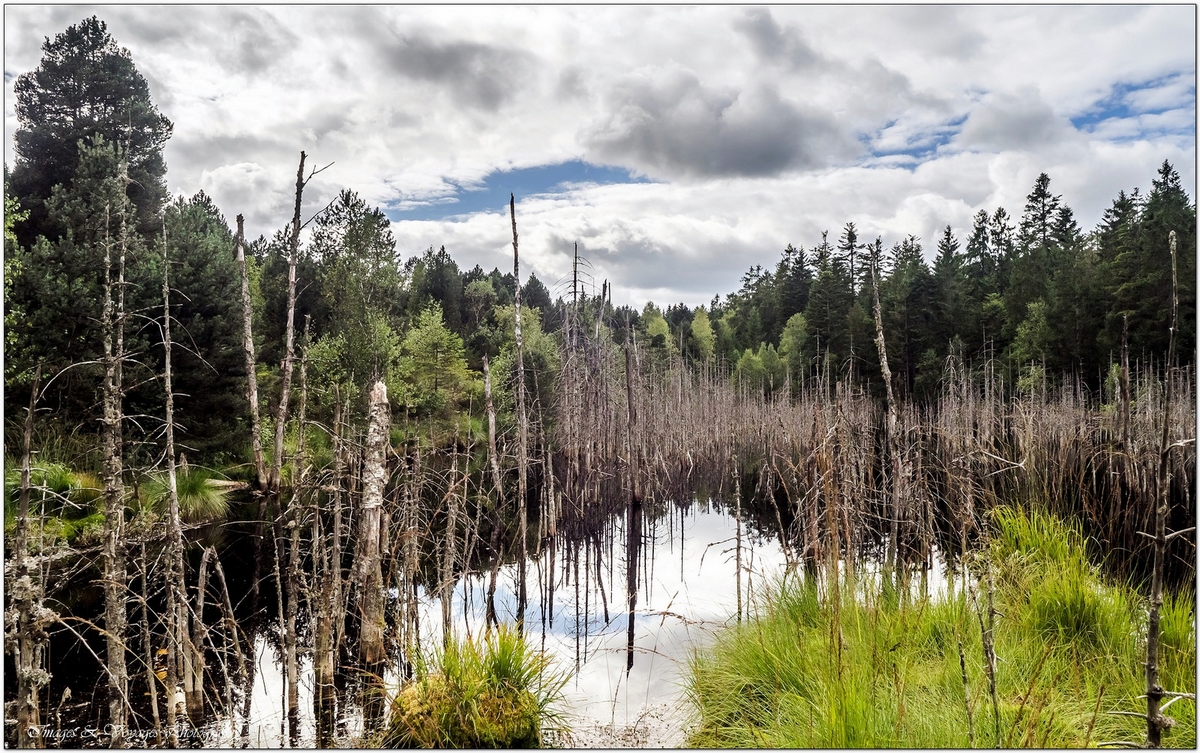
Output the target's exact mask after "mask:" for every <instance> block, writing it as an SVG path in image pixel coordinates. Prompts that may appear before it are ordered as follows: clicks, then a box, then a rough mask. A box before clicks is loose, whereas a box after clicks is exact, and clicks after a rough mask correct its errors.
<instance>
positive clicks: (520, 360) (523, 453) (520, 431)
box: [508, 193, 529, 633]
mask: <svg viewBox="0 0 1200 753" xmlns="http://www.w3.org/2000/svg"><path fill="white" fill-rule="evenodd" d="M508 213H509V216H510V217H511V218H512V233H513V278H514V280H515V287H516V291H515V293H514V295H513V307H514V309H515V314H516V317H515V319H516V321H515V324H514V325H513V339H514V340H515V341H516V345H517V383H516V386H515V389H516V391H517V539H518V540H519V544H520V547H521V551H520V555H519V559H518V560H517V581H518V583H517V631H518V632H522V633H523V632H524V630H525V606H526V604H527V602H528V596H527V594H526V589H525V559H526V556H527V555H528V548H529V544H528V542H527V541H526V538H527V537H528V533H529V532H528V528H529V522H528V519H527V518H528V514H527V511H526V509H525V508H526V504H527V501H526V495H527V491H528V488H529V487H528V484H529V479H528V473H529V418H528V416H526V415H525V350H524V346H523V344H522V342H521V258H520V255H519V254H518V252H517V199H516V197H515V196H514V195H513V194H511V193H510V194H509V195H508Z"/></svg>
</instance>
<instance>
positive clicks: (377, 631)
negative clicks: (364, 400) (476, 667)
mask: <svg viewBox="0 0 1200 753" xmlns="http://www.w3.org/2000/svg"><path fill="white" fill-rule="evenodd" d="M369 410H370V415H369V419H368V424H367V445H366V455H365V457H364V458H363V492H362V513H361V516H360V517H359V528H358V558H357V560H358V561H357V568H356V569H357V570H358V582H359V593H358V600H359V601H358V605H359V614H360V616H361V619H362V635H361V640H360V644H361V647H362V658H363V661H364V662H365V663H366V664H367V668H368V670H370V668H371V667H372V666H377V665H378V664H380V663H381V662H383V661H384V660H385V659H386V658H387V652H386V650H385V648H384V643H383V630H384V623H383V608H384V600H383V567H382V564H381V558H382V544H381V541H380V538H381V530H380V529H381V526H382V523H383V489H384V487H385V486H386V485H387V462H386V461H387V449H388V434H389V427H390V424H391V414H390V411H389V410H388V397H387V387H386V386H384V384H383V382H376V383H375V386H374V387H372V388H371V401H370V409H369Z"/></svg>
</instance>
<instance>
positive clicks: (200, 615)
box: [184, 548, 213, 725]
mask: <svg viewBox="0 0 1200 753" xmlns="http://www.w3.org/2000/svg"><path fill="white" fill-rule="evenodd" d="M212 553H213V550H212V549H209V548H206V549H205V550H204V554H203V555H201V557H200V573H199V575H198V576H197V579H196V611H195V612H194V613H193V614H192V645H191V646H190V649H191V654H192V677H191V687H187V688H186V689H185V692H184V701H185V702H186V703H187V712H188V717H189V718H190V719H191V720H192V723H193V724H197V725H198V724H200V723H201V722H202V721H203V720H204V668H205V667H204V642H205V636H206V634H207V633H208V628H207V626H206V625H205V624H204V602H205V596H206V594H207V592H208V561H209V559H210V558H211V557H212Z"/></svg>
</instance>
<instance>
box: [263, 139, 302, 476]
mask: <svg viewBox="0 0 1200 753" xmlns="http://www.w3.org/2000/svg"><path fill="white" fill-rule="evenodd" d="M307 156H308V155H306V154H305V153H304V152H300V167H298V168H296V205H295V211H294V212H293V214H292V234H291V238H290V239H289V240H288V298H287V300H288V305H287V326H286V329H285V330H284V338H283V342H284V356H283V363H282V364H280V372H281V377H282V387H281V389H280V394H279V411H278V413H277V414H276V416H275V456H274V458H273V460H274V462H273V463H272V467H271V488H272V489H273V490H274V491H276V492H278V491H279V484H280V477H281V476H282V474H283V436H284V430H285V429H286V428H287V415H288V400H289V399H290V398H291V393H292V366H293V364H294V363H295V361H296V349H295V344H296V263H297V255H298V253H299V249H300V201H301V199H302V198H303V196H304V183H305V180H304V158H305V157H307Z"/></svg>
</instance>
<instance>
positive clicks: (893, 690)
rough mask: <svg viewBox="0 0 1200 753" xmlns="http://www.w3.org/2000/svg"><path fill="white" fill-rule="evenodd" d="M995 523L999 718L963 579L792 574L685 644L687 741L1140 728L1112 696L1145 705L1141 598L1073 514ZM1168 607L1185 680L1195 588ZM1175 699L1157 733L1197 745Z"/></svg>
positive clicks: (1184, 708)
mask: <svg viewBox="0 0 1200 753" xmlns="http://www.w3.org/2000/svg"><path fill="white" fill-rule="evenodd" d="M991 528H992V543H991V546H990V547H988V548H986V549H984V550H983V551H981V552H980V553H979V554H978V555H977V556H976V559H975V561H974V562H973V565H972V567H973V568H974V569H975V571H976V573H977V574H978V573H979V572H982V570H983V568H991V569H992V572H993V574H994V583H995V589H996V590H995V594H994V598H995V603H996V609H997V611H998V612H999V613H1000V615H1001V616H999V617H997V620H996V653H997V655H998V656H999V658H1000V661H999V663H998V669H997V695H998V703H997V707H998V708H997V709H996V710H995V711H998V712H999V725H997V724H996V714H995V711H994V710H993V707H992V703H991V698H990V695H989V694H988V692H987V676H986V673H985V669H984V658H983V651H982V643H981V633H980V620H979V617H978V614H977V612H976V608H977V607H976V604H978V605H983V604H984V603H985V599H984V594H982V593H979V594H977V597H976V599H975V600H972V599H971V597H970V595H969V594H968V593H964V592H963V589H962V586H961V581H958V583H957V584H956V587H955V588H952V589H951V591H950V593H948V594H947V595H945V596H943V597H939V598H937V599H933V598H923V597H912V598H908V597H905V596H904V593H903V591H901V592H900V594H899V596H897V592H895V591H892V592H890V593H889V592H888V591H887V590H886V589H884V588H883V584H882V583H881V582H879V580H878V579H873V578H863V579H860V580H858V581H847V582H844V583H843V585H842V588H841V589H839V593H840V596H839V597H838V598H822V594H820V593H818V590H817V587H816V586H814V585H812V584H811V583H804V582H803V581H801V580H800V579H799V578H798V577H795V576H791V577H787V578H786V579H784V580H783V581H781V582H778V583H776V584H775V586H774V588H773V590H772V591H771V592H770V593H769V594H768V595H767V596H766V597H765V599H764V603H763V605H762V607H761V609H760V616H759V618H758V619H756V620H752V621H749V622H747V623H743V624H742V625H739V626H737V627H733V628H730V629H729V630H728V631H727V632H726V633H724V634H722V635H721V636H720V637H719V638H718V640H717V642H716V644H715V645H714V646H713V647H712V648H711V649H709V650H706V651H704V652H702V653H699V654H697V655H696V656H695V657H694V658H693V660H692V663H691V667H690V673H689V678H688V684H687V694H688V696H689V698H690V700H691V702H692V704H693V706H694V708H695V710H696V713H697V715H698V720H697V721H698V725H697V726H696V728H695V732H694V733H693V734H692V736H691V738H690V740H689V743H690V744H691V745H694V746H697V747H796V748H813V747H819V748H839V747H885V748H888V747H905V748H922V747H932V748H944V747H956V748H966V747H994V746H996V745H997V744H999V745H1001V746H1004V747H1039V748H1044V747H1051V748H1057V747H1082V746H1084V745H1096V744H1097V743H1100V742H1105V741H1114V740H1133V741H1136V740H1140V739H1141V738H1142V736H1143V735H1144V731H1145V720H1144V718H1139V717H1136V716H1129V715H1125V714H1114V713H1110V712H1114V711H1118V712H1133V713H1137V712H1139V711H1141V712H1142V713H1144V708H1145V703H1144V701H1141V700H1139V699H1138V696H1139V695H1141V694H1142V693H1143V692H1144V662H1145V616H1144V615H1145V606H1144V603H1143V600H1142V599H1141V598H1140V597H1139V596H1138V595H1137V594H1136V593H1135V592H1134V591H1133V590H1132V589H1130V588H1129V587H1128V586H1127V585H1125V584H1121V583H1112V582H1107V581H1105V580H1104V579H1103V578H1102V577H1101V575H1100V573H1099V571H1098V569H1097V568H1096V567H1094V566H1093V565H1091V564H1090V563H1089V562H1088V559H1087V556H1086V553H1085V551H1084V539H1083V536H1082V534H1081V533H1080V532H1079V530H1078V528H1075V527H1073V526H1071V525H1068V524H1065V523H1063V522H1062V521H1059V520H1057V519H1055V518H1053V517H1051V516H1048V515H1045V514H1043V513H1038V512H1025V511H1021V510H1009V509H1001V510H997V511H996V514H995V515H994V516H993V518H992V526H991ZM983 587H984V588H985V587H986V586H983ZM1163 614H1164V617H1163V635H1164V640H1163V642H1164V646H1166V647H1167V648H1165V649H1164V656H1163V661H1162V665H1163V677H1164V681H1165V682H1166V684H1167V688H1168V690H1174V691H1183V692H1194V690H1195V680H1194V678H1195V671H1196V645H1195V627H1194V625H1195V612H1194V604H1193V601H1192V599H1191V598H1190V597H1187V596H1179V595H1172V596H1171V597H1170V598H1169V599H1168V600H1167V602H1166V604H1165V605H1164V608H1163ZM960 644H961V646H962V649H961V650H962V655H961V656H962V659H961V660H960V654H959V645H960ZM960 661H962V662H963V663H965V665H966V675H967V683H966V684H967V688H966V689H964V683H963V670H962V664H960ZM968 709H969V710H970V711H969V714H968ZM1169 715H1170V716H1173V717H1174V718H1175V720H1176V726H1175V727H1174V729H1173V730H1171V731H1170V732H1169V733H1168V734H1167V736H1165V737H1164V743H1165V744H1166V745H1169V746H1172V747H1185V748H1190V747H1194V746H1195V743H1196V721H1195V703H1194V702H1193V701H1191V700H1188V699H1181V700H1179V701H1178V702H1177V703H1175V704H1173V705H1172V706H1171V708H1170V710H1169ZM997 727H998V729H999V739H998V740H997Z"/></svg>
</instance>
